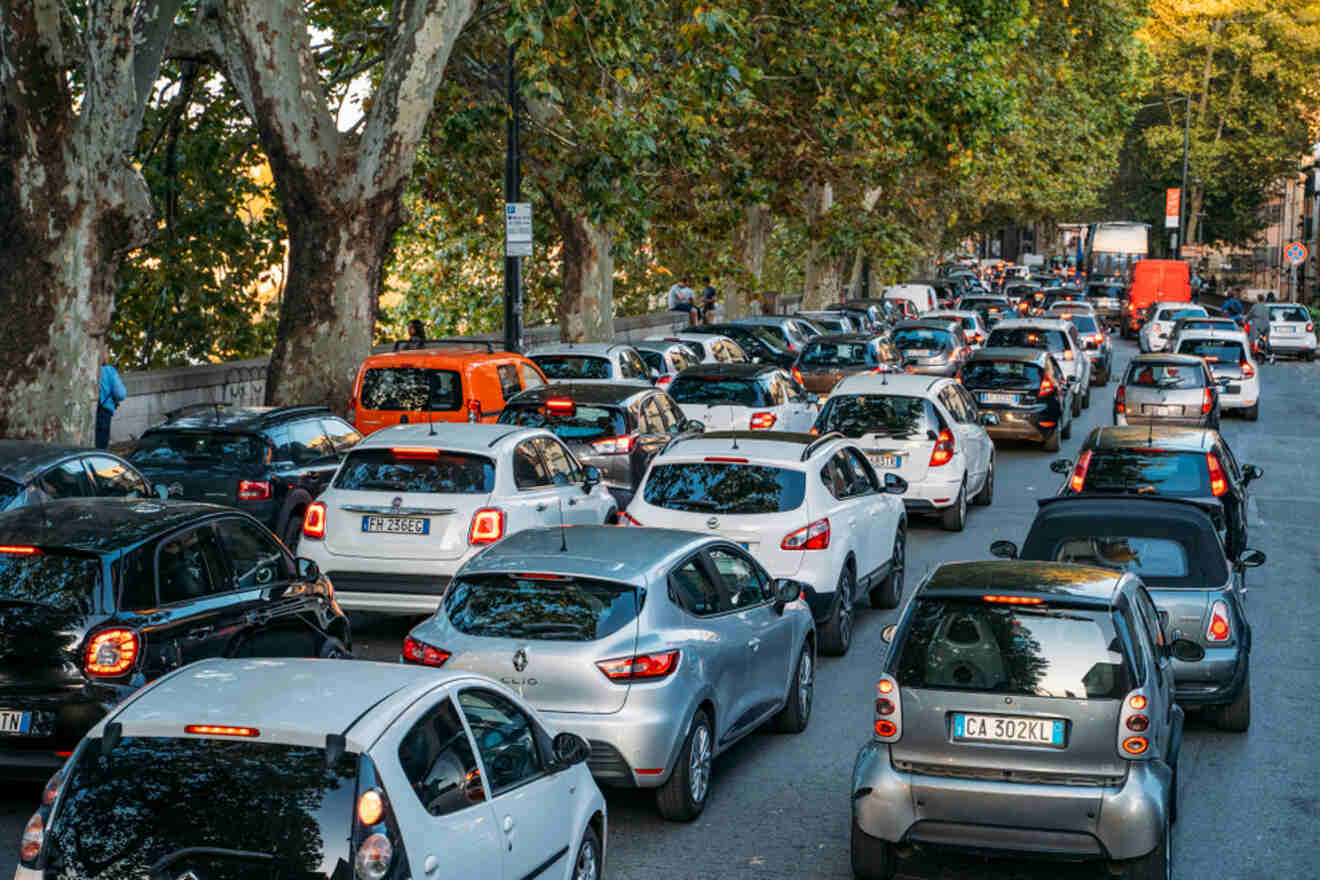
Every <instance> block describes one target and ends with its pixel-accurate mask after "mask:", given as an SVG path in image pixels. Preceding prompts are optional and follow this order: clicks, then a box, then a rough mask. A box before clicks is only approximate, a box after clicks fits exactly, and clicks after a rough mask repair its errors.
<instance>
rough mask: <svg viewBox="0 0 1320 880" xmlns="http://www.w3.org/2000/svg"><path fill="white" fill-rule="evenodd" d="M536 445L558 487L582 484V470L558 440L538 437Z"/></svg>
mask: <svg viewBox="0 0 1320 880" xmlns="http://www.w3.org/2000/svg"><path fill="white" fill-rule="evenodd" d="M536 443H537V445H538V446H539V447H540V449H541V456H542V457H543V458H544V459H545V464H546V467H547V468H548V469H549V471H550V480H551V482H553V483H554V484H555V485H556V486H567V485H570V484H574V483H580V482H582V479H583V476H582V470H581V468H579V467H578V466H577V463H576V462H574V461H573V456H572V455H570V454H569V452H568V450H567V449H565V448H564V447H563V446H561V445H560V443H559V441H558V440H551V439H550V438H549V437H538V438H536Z"/></svg>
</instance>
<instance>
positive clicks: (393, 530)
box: [362, 516, 431, 535]
mask: <svg viewBox="0 0 1320 880" xmlns="http://www.w3.org/2000/svg"><path fill="white" fill-rule="evenodd" d="M362 531H364V532H374V533H377V534H383V535H429V534H431V521H430V520H429V519H426V518H425V517H421V516H364V517H362Z"/></svg>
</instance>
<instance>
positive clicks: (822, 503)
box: [623, 431, 907, 655]
mask: <svg viewBox="0 0 1320 880" xmlns="http://www.w3.org/2000/svg"><path fill="white" fill-rule="evenodd" d="M904 488H906V486H905V483H904V481H903V480H902V479H901V478H898V477H897V476H895V475H894V474H890V475H888V476H887V477H881V476H880V475H879V474H877V472H876V470H875V469H874V468H873V467H872V466H871V463H870V462H869V461H867V458H866V456H865V455H864V454H863V453H862V450H861V448H860V447H859V446H858V445H857V444H856V443H854V442H853V441H851V440H848V439H846V438H844V437H843V436H842V435H839V434H828V435H825V436H823V437H814V436H812V435H810V434H789V433H771V434H762V433H753V432H750V431H732V432H719V433H708V434H701V435H692V436H688V437H684V438H680V439H677V440H675V441H673V442H672V443H670V445H669V446H668V447H667V448H666V449H665V451H664V452H662V453H661V454H660V455H658V456H657V457H656V458H655V459H653V460H652V462H651V466H650V468H649V469H648V470H647V473H646V477H645V478H644V479H643V481H642V484H641V486H639V487H638V489H637V494H636V495H635V496H633V500H632V501H631V502H629V504H628V509H627V510H626V511H625V512H624V515H623V522H624V523H625V524H627V525H634V526H636V525H645V526H648V527H659V528H669V529H690V530H693V531H699V532H711V533H714V534H718V535H721V536H722V537H724V538H726V539H728V540H730V541H734V542H737V543H738V544H741V545H742V546H743V547H745V548H746V549H747V551H748V552H749V553H751V554H752V555H753V556H754V557H755V558H756V560H757V562H760V563H761V564H762V565H763V566H765V569H766V571H768V572H769V573H770V575H771V576H772V577H776V578H781V577H782V578H792V579H793V580H797V581H801V582H803V583H805V584H807V585H809V586H810V590H808V591H807V593H806V600H807V604H808V606H809V607H810V608H811V611H812V614H813V616H814V617H815V619H816V625H817V627H818V628H819V630H820V647H821V650H822V651H824V652H825V653H827V654H836V655H838V654H844V653H846V652H847V651H848V646H849V645H850V644H851V643H852V634H853V618H854V604H855V602H856V600H857V598H858V597H860V596H866V597H867V598H868V599H869V601H870V603H871V605H872V606H873V607H876V608H893V607H895V606H896V605H897V604H898V602H899V600H900V598H901V597H902V593H903V570H904V560H905V559H906V558H907V516H906V513H905V510H904V505H903V502H902V500H901V499H900V498H899V497H898V495H899V494H901V493H902V491H903V489H904Z"/></svg>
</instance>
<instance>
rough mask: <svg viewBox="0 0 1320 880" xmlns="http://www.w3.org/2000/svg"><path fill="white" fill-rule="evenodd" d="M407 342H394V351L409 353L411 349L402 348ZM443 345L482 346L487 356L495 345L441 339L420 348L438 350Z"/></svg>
mask: <svg viewBox="0 0 1320 880" xmlns="http://www.w3.org/2000/svg"><path fill="white" fill-rule="evenodd" d="M409 342H411V340H409V339H398V340H395V342H394V350H395V351H410V350H411V349H405V348H404V346H405V345H408V343H409ZM445 345H484V346H485V347H486V353H487V354H494V353H495V343H493V342H490V341H489V340H486V339H460V338H457V337H455V338H445V337H441V338H439V339H427V340H424V341H423V342H422V348H439V347H441V346H445Z"/></svg>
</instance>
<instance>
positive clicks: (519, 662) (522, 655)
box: [513, 648, 527, 672]
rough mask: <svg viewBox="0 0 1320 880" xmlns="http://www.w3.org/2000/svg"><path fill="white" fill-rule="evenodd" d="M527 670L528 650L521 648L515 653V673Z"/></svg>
mask: <svg viewBox="0 0 1320 880" xmlns="http://www.w3.org/2000/svg"><path fill="white" fill-rule="evenodd" d="M526 668H527V649H526V648H519V649H518V650H516V651H514V652H513V671H514V672H522V671H523V670H524V669H526Z"/></svg>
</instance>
